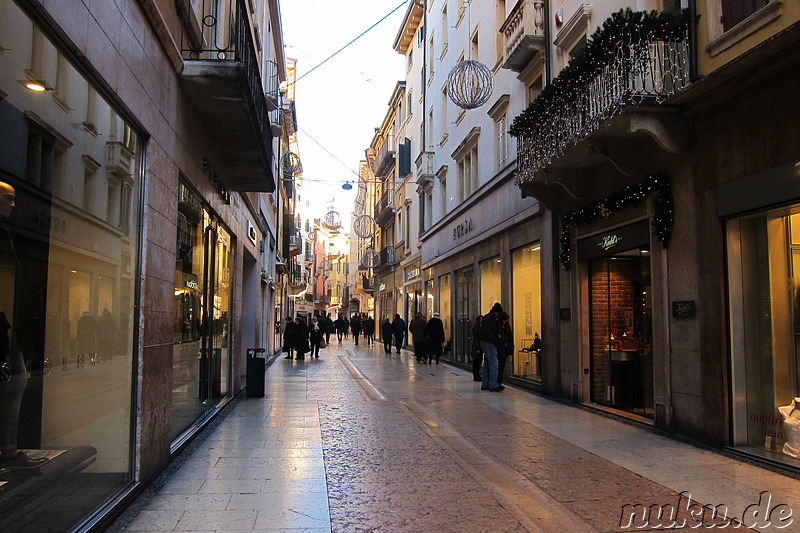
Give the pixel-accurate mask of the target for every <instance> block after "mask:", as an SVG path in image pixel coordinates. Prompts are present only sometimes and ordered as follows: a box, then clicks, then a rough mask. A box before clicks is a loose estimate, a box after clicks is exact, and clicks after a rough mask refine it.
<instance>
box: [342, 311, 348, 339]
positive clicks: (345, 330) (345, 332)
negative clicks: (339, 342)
mask: <svg viewBox="0 0 800 533" xmlns="http://www.w3.org/2000/svg"><path fill="white" fill-rule="evenodd" d="M343 320H344V338H345V339H349V338H350V319H349V318H347V316H345V317H344V319H343Z"/></svg>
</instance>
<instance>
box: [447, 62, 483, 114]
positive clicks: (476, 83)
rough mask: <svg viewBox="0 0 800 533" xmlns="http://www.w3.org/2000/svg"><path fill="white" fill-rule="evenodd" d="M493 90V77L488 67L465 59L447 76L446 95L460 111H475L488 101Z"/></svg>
mask: <svg viewBox="0 0 800 533" xmlns="http://www.w3.org/2000/svg"><path fill="white" fill-rule="evenodd" d="M493 90H494V76H493V75H492V71H491V70H489V67H487V66H486V65H484V64H483V63H481V62H480V61H475V60H474V59H467V60H464V61H461V62H460V63H458V64H457V65H456V66H454V67H453V69H452V70H451V71H450V73H449V74H448V75H447V94H448V96H450V100H452V101H453V103H454V104H456V105H457V106H458V107H460V108H462V109H475V108H476V107H480V106H482V105H483V104H485V103H486V102H487V101H489V98H490V97H491V96H492V91H493Z"/></svg>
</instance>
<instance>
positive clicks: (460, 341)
mask: <svg viewBox="0 0 800 533" xmlns="http://www.w3.org/2000/svg"><path fill="white" fill-rule="evenodd" d="M474 279H475V274H474V270H473V269H471V268H469V269H466V270H462V271H461V272H459V273H458V274H457V275H456V307H457V309H456V311H457V313H458V318H457V322H456V351H455V361H457V362H459V363H465V364H466V363H469V364H471V363H472V358H471V357H470V353H469V352H470V346H472V318H471V317H470V314H471V313H472V307H471V305H470V291H471V290H472V285H473V283H474Z"/></svg>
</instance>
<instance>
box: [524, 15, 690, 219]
mask: <svg viewBox="0 0 800 533" xmlns="http://www.w3.org/2000/svg"><path fill="white" fill-rule="evenodd" d="M636 17H637V13H635V12H627V13H625V12H622V11H620V12H619V13H617V14H615V15H614V16H612V19H614V20H613V24H610V25H609V26H611V27H613V28H615V31H616V32H617V33H616V34H615V35H603V36H601V37H602V38H597V37H596V36H595V37H593V39H592V41H590V43H589V44H588V45H587V47H586V48H584V50H583V52H582V53H581V54H582V55H579V56H577V57H575V58H574V59H573V60H572V61H570V63H569V66H571V67H572V68H568V69H565V70H564V71H562V73H561V74H559V76H558V77H557V78H556V79H555V80H553V83H552V84H551V89H550V91H549V92H548V93H546V94H543V95H542V96H540V97H539V98H537V99H536V100H534V102H533V103H532V104H531V105H530V106H529V107H528V109H526V110H525V111H523V113H521V114H520V115H519V116H517V117H516V119H515V120H514V122H513V124H512V127H511V128H510V132H511V134H512V135H514V136H516V137H517V176H516V184H517V185H518V186H519V187H520V189H521V191H522V194H523V196H533V197H536V198H537V199H538V200H539V201H540V202H541V203H542V205H543V206H545V207H546V208H548V209H554V210H559V211H562V210H568V209H571V208H575V207H578V206H580V205H583V204H585V203H586V202H587V201H588V200H591V199H593V198H602V197H605V196H608V195H609V194H611V193H613V192H615V191H617V190H619V189H620V188H621V187H624V186H627V185H631V184H633V183H635V182H638V181H640V180H641V179H642V177H643V176H644V175H646V174H647V173H651V172H657V171H658V170H659V169H660V167H659V165H661V164H662V163H663V161H664V156H665V155H668V156H669V155H670V154H672V155H675V154H681V153H683V152H685V150H686V144H687V139H688V126H687V124H686V121H685V120H684V119H682V118H681V117H680V114H679V113H678V112H677V111H678V110H677V108H676V107H673V106H669V105H667V104H669V103H670V99H671V98H672V97H673V96H675V95H677V94H679V93H681V92H682V91H683V90H684V89H685V88H686V87H687V86H688V85H689V61H690V54H689V45H688V40H687V39H686V37H685V35H686V28H687V27H688V21H687V20H684V19H683V18H682V17H683V15H681V14H674V13H662V14H659V17H658V18H656V19H655V22H654V24H655V25H657V28H663V29H661V30H659V29H654V31H652V32H644V31H634V30H632V29H631V30H623V31H619V30H617V28H633V27H635V24H634V23H633V22H632V21H636V20H637V19H636ZM587 58H592V59H591V60H589V59H587Z"/></svg>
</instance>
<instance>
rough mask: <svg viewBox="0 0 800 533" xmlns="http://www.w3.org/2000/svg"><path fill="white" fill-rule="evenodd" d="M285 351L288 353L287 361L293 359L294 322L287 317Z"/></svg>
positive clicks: (284, 332) (284, 338)
mask: <svg viewBox="0 0 800 533" xmlns="http://www.w3.org/2000/svg"><path fill="white" fill-rule="evenodd" d="M283 351H284V352H286V359H291V358H292V352H293V351H294V320H292V317H290V316H287V317H286V322H285V324H284V326H283Z"/></svg>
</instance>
